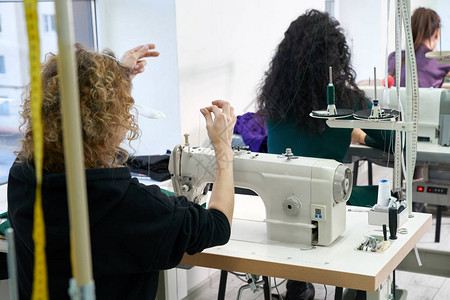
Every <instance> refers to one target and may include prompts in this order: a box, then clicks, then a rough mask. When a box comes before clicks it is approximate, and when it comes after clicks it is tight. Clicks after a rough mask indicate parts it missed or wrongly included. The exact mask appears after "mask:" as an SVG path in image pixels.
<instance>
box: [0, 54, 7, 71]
mask: <svg viewBox="0 0 450 300" xmlns="http://www.w3.org/2000/svg"><path fill="white" fill-rule="evenodd" d="M5 73H6V71H5V56H3V55H0V74H5Z"/></svg>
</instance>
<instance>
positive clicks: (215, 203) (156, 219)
mask: <svg viewBox="0 0 450 300" xmlns="http://www.w3.org/2000/svg"><path fill="white" fill-rule="evenodd" d="M154 48H155V46H154V45H153V44H149V45H143V46H139V47H136V48H134V49H131V50H129V51H128V52H126V53H125V55H124V56H123V57H122V59H121V60H120V61H119V60H117V59H116V58H115V56H114V54H113V53H112V52H111V51H109V50H108V51H105V52H103V53H96V52H92V51H88V50H86V49H85V48H83V47H82V46H81V45H77V46H76V60H77V65H78V83H79V94H80V108H81V124H82V134H83V146H84V158H85V167H86V183H87V193H88V206H89V223H90V231H91V245H92V247H91V249H92V262H93V272H94V280H95V293H96V298H97V299H108V300H109V299H121V300H122V299H139V300H141V299H154V298H155V295H156V290H157V284H158V274H159V270H163V269H169V268H173V267H175V266H176V265H178V263H179V262H180V261H181V259H182V257H183V255H184V253H185V252H187V253H191V254H193V253H196V252H200V251H202V250H203V249H204V248H207V247H212V246H215V245H221V244H224V243H226V242H227V241H228V239H229V236H230V226H231V219H232V215H233V205H234V189H233V188H234V184H233V152H232V150H231V147H230V145H231V136H232V131H231V130H232V128H233V126H234V122H235V121H236V117H235V116H234V109H233V108H232V107H231V106H230V105H229V103H228V102H225V101H221V100H216V101H213V102H212V105H211V106H208V107H205V108H203V109H201V110H200V111H201V113H202V114H203V116H204V117H205V120H206V123H207V131H208V135H209V137H210V139H211V142H212V144H213V146H214V149H215V151H216V153H219V155H217V156H218V157H219V156H220V157H221V158H220V159H219V160H217V162H216V166H217V171H216V182H215V184H214V189H213V191H212V194H211V199H210V202H209V206H208V209H205V208H203V207H201V206H199V205H197V204H195V203H192V202H189V201H188V200H187V199H186V198H185V197H169V196H167V195H166V194H164V193H163V192H161V190H160V189H159V187H158V186H155V185H153V186H146V185H143V184H140V183H139V182H138V181H137V179H136V178H131V175H130V170H129V169H128V168H127V167H126V166H125V161H126V159H127V157H128V153H127V152H126V151H125V150H124V149H122V148H121V147H120V144H121V142H122V141H123V140H124V139H126V140H128V141H129V142H130V141H132V140H135V139H137V138H138V137H139V128H138V124H137V122H136V118H135V116H134V115H133V114H132V113H131V112H130V111H132V109H133V105H134V99H133V98H132V97H131V79H132V78H133V77H134V76H135V75H136V74H137V73H141V72H143V71H144V66H145V65H146V62H145V61H144V60H142V58H144V57H154V56H158V55H159V53H158V52H156V51H152V49H154ZM57 61H58V57H57V56H56V55H53V54H52V55H50V56H49V58H48V59H47V61H46V62H45V63H44V65H43V67H42V90H43V106H42V122H43V130H44V141H43V142H44V151H45V157H44V165H43V169H44V175H43V184H42V199H43V210H44V216H45V223H46V256H47V266H48V287H49V294H50V298H51V299H69V296H68V287H69V279H70V278H71V277H72V276H71V274H72V271H71V264H70V239H69V231H70V228H69V216H68V204H67V196H66V180H65V173H64V171H65V168H64V153H63V133H62V122H61V111H60V110H61V108H60V102H61V96H60V82H59V74H58V66H57ZM31 92H33V91H31ZM21 115H22V118H23V124H22V128H21V129H22V133H23V136H24V139H23V141H22V149H21V150H20V151H18V153H17V161H16V162H15V163H14V165H13V166H12V168H11V170H10V174H9V180H8V208H9V217H10V222H11V226H12V227H13V228H14V230H15V234H16V236H17V239H16V253H17V258H18V260H17V263H18V283H19V294H20V299H31V292H32V282H33V260H34V250H33V249H34V247H33V239H32V228H33V209H34V196H35V189H36V179H35V170H34V161H33V141H32V131H31V125H32V124H31V113H30V94H29V93H28V95H27V97H26V98H25V100H24V103H23V107H22V113H21ZM213 115H214V117H213Z"/></svg>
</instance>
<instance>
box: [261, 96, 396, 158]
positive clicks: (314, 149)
mask: <svg viewBox="0 0 450 300" xmlns="http://www.w3.org/2000/svg"><path fill="white" fill-rule="evenodd" d="M367 106H368V107H369V108H370V107H371V106H372V102H371V101H369V100H367ZM348 119H351V118H348ZM323 122H325V120H324V121H323ZM364 132H366V133H367V136H366V138H365V142H366V145H368V146H371V147H376V148H380V149H382V150H385V151H388V149H389V145H390V141H391V131H385V130H366V129H365V130H364ZM351 134H352V129H351V128H330V127H329V126H328V125H326V124H325V130H324V131H323V132H320V133H314V134H310V133H308V130H307V129H305V128H301V127H298V126H297V125H296V124H295V122H294V118H293V117H292V116H288V117H287V118H286V120H284V121H281V122H278V121H276V122H275V121H272V120H267V149H268V152H269V153H276V154H281V153H284V152H286V148H291V149H292V152H293V153H294V155H299V156H308V157H318V158H331V159H335V160H337V161H339V162H342V161H343V160H344V156H345V153H346V152H347V150H348V148H349V147H350V142H351Z"/></svg>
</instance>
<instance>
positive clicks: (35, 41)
mask: <svg viewBox="0 0 450 300" xmlns="http://www.w3.org/2000/svg"><path fill="white" fill-rule="evenodd" d="M24 3H25V18H26V20H27V32H28V44H29V48H30V77H31V126H32V128H31V129H32V132H33V143H34V167H35V169H36V201H35V204H34V224H33V241H34V253H35V255H34V274H33V294H32V299H33V300H41V299H44V300H47V299H48V284H47V261H46V255H45V223H44V212H43V210H42V164H43V160H44V142H43V141H44V134H43V128H42V113H41V110H42V80H41V62H40V61H41V59H40V46H39V31H38V18H37V0H25V1H24Z"/></svg>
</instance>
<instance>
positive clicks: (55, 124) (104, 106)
mask: <svg viewBox="0 0 450 300" xmlns="http://www.w3.org/2000/svg"><path fill="white" fill-rule="evenodd" d="M75 56H76V60H77V65H78V84H79V94H80V113H81V125H82V134H83V147H84V160H85V167H86V169H90V168H109V167H117V166H121V165H123V163H124V161H125V160H126V158H127V157H128V153H127V152H126V151H125V150H124V149H123V148H121V147H120V142H121V141H122V140H123V139H124V138H125V139H127V140H128V141H129V142H131V141H132V140H135V139H137V138H138V137H139V135H140V130H139V127H138V124H137V120H136V118H135V116H134V115H133V114H132V113H131V112H130V110H131V109H132V108H133V105H134V99H133V97H131V87H132V85H131V79H130V74H131V72H132V70H131V69H129V68H126V67H124V66H121V65H120V64H119V62H118V61H117V60H116V58H115V57H114V53H113V52H112V51H110V50H105V51H104V52H103V53H96V52H92V51H89V50H87V49H85V48H84V47H83V46H82V45H81V44H77V45H76V53H75ZM57 61H58V57H57V55H55V54H52V53H50V54H49V55H48V56H47V59H46V61H45V63H44V64H43V66H42V91H43V98H42V122H43V124H42V125H43V128H44V165H43V167H44V170H47V171H50V172H63V171H64V170H65V168H64V148H63V133H62V115H61V96H60V83H59V78H60V76H59V74H58V66H57ZM21 118H22V123H21V126H20V130H21V132H22V134H23V137H24V139H23V140H22V149H21V150H20V151H19V152H18V153H16V155H17V156H18V159H19V160H20V161H23V162H26V163H30V164H32V163H33V149H34V147H33V135H32V130H31V101H30V88H29V87H28V89H27V91H26V93H25V99H24V102H23V104H22V107H21ZM125 135H126V137H125Z"/></svg>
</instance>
